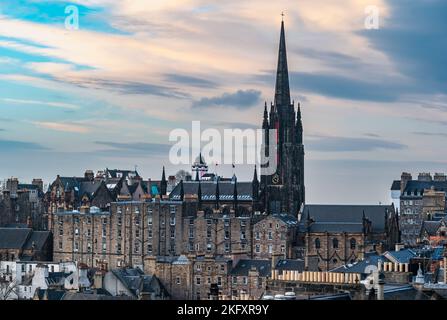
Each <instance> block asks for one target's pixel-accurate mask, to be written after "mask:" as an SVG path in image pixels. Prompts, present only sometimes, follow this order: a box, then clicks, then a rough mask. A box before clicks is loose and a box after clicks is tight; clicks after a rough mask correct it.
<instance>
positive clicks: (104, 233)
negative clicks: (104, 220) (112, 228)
mask: <svg viewBox="0 0 447 320" xmlns="http://www.w3.org/2000/svg"><path fill="white" fill-rule="evenodd" d="M102 236H103V238H105V237H106V236H107V229H106V228H105V227H103V228H102Z"/></svg>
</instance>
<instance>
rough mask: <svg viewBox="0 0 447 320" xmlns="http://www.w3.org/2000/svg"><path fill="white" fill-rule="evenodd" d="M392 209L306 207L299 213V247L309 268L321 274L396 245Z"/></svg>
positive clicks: (370, 206)
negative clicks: (311, 264) (314, 266)
mask: <svg viewBox="0 0 447 320" xmlns="http://www.w3.org/2000/svg"><path fill="white" fill-rule="evenodd" d="M399 236H400V233H399V225H398V218H397V214H396V212H395V210H394V206H392V205H391V206H385V205H305V206H304V207H303V210H302V212H301V214H300V225H299V234H298V240H299V246H301V247H302V248H303V249H304V250H303V255H304V257H303V258H305V261H306V266H308V265H309V264H310V263H311V261H312V263H317V265H318V269H319V270H320V271H329V270H331V269H334V268H337V267H339V266H342V265H345V264H348V263H354V262H356V261H358V260H361V259H363V257H364V256H365V254H366V253H368V252H379V253H382V252H384V251H386V250H388V249H390V248H394V246H395V244H396V243H399V240H400V239H399Z"/></svg>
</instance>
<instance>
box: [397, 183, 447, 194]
mask: <svg viewBox="0 0 447 320" xmlns="http://www.w3.org/2000/svg"><path fill="white" fill-rule="evenodd" d="M431 187H434V188H435V191H447V181H419V180H411V181H408V182H407V185H406V186H405V189H404V192H403V195H404V196H405V195H406V193H408V192H410V195H414V192H416V193H421V194H424V190H426V189H430V188H431Z"/></svg>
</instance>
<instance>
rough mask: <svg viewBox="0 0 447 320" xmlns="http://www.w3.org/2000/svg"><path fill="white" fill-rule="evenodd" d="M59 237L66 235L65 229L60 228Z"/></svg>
mask: <svg viewBox="0 0 447 320" xmlns="http://www.w3.org/2000/svg"><path fill="white" fill-rule="evenodd" d="M59 235H60V236H63V235H64V229H63V228H59Z"/></svg>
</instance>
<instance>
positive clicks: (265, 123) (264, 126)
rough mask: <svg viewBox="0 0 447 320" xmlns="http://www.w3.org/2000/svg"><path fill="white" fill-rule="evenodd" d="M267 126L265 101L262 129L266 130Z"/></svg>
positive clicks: (267, 116)
mask: <svg viewBox="0 0 447 320" xmlns="http://www.w3.org/2000/svg"><path fill="white" fill-rule="evenodd" d="M268 126H269V115H268V112H267V101H266V102H265V105H264V119H263V121H262V129H267V128H268Z"/></svg>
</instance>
